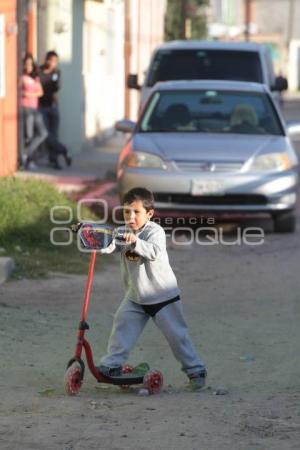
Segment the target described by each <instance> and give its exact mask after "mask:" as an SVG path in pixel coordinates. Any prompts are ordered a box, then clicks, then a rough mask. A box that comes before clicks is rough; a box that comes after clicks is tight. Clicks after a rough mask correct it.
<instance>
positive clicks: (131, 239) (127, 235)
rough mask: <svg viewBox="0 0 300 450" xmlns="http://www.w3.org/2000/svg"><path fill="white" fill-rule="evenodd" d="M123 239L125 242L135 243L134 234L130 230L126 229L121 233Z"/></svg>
mask: <svg viewBox="0 0 300 450" xmlns="http://www.w3.org/2000/svg"><path fill="white" fill-rule="evenodd" d="M123 239H124V241H125V242H126V243H127V244H135V243H136V240H137V237H136V235H135V234H133V233H131V232H130V231H126V232H125V233H124V234H123Z"/></svg>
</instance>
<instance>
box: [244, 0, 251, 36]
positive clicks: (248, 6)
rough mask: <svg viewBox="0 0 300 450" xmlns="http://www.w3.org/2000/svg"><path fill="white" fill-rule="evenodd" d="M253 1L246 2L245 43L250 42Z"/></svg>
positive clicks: (246, 0) (245, 0)
mask: <svg viewBox="0 0 300 450" xmlns="http://www.w3.org/2000/svg"><path fill="white" fill-rule="evenodd" d="M251 6H252V5H251V0H244V9H245V34H244V35H245V41H250V22H251V18H252V17H251Z"/></svg>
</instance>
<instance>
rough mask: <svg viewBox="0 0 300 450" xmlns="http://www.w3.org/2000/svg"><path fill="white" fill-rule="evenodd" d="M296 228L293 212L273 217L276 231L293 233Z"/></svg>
mask: <svg viewBox="0 0 300 450" xmlns="http://www.w3.org/2000/svg"><path fill="white" fill-rule="evenodd" d="M295 230H296V216H295V213H294V212H290V213H283V214H280V215H278V216H275V217H274V231H275V232H276V233H293V232H294V231H295Z"/></svg>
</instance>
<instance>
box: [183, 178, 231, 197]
mask: <svg viewBox="0 0 300 450" xmlns="http://www.w3.org/2000/svg"><path fill="white" fill-rule="evenodd" d="M191 194H192V195H223V194H224V182H223V181H222V180H207V181H204V180H192V189H191Z"/></svg>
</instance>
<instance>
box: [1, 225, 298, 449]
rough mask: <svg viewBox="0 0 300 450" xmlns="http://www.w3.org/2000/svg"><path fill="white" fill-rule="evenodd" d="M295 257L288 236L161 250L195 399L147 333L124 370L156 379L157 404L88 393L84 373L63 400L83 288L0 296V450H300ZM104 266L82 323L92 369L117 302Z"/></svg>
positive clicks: (158, 340)
mask: <svg viewBox="0 0 300 450" xmlns="http://www.w3.org/2000/svg"><path fill="white" fill-rule="evenodd" d="M299 247H300V244H299V231H298V232H297V233H295V234H294V235H286V236H285V235H282V236H279V235H277V236H275V235H267V236H266V241H265V243H264V245H262V246H257V247H254V246H238V245H235V246H221V245H217V246H210V247H205V246H199V245H198V246H172V245H170V260H171V263H172V265H173V267H174V270H175V272H176V275H177V278H178V281H179V284H180V287H181V289H182V297H183V301H184V305H185V313H186V318H187V321H188V323H189V326H190V333H191V335H192V336H193V339H194V342H195V345H196V346H197V348H198V349H199V353H200V354H201V355H202V356H203V358H204V359H205V361H206V364H207V367H208V372H209V378H208V382H207V387H206V388H205V389H204V390H203V391H201V392H198V393H196V392H191V391H190V390H189V389H188V387H187V385H186V378H185V375H184V374H183V373H182V372H181V371H180V367H179V364H178V363H177V361H176V360H175V359H174V358H173V356H172V354H171V352H170V350H169V348H168V346H167V344H166V342H165V340H164V338H163V337H162V336H161V335H160V334H158V333H157V330H156V328H155V326H154V324H153V323H149V324H148V326H147V328H146V330H145V332H144V334H143V335H142V337H141V339H140V340H139V342H138V344H137V346H136V348H135V349H134V351H133V352H132V357H131V360H130V362H131V363H133V364H136V363H139V362H143V361H147V362H148V363H149V364H150V365H151V366H152V367H155V368H158V369H160V370H161V371H162V372H163V374H164V381H165V382H164V388H163V391H162V392H161V393H160V394H158V395H155V396H150V397H142V396H139V395H138V389H137V388H131V389H130V390H129V391H124V390H120V389H119V388H118V387H116V386H108V385H101V384H98V385H97V383H96V382H95V380H94V379H93V378H92V376H91V375H90V374H89V373H88V372H87V373H86V377H85V380H84V384H83V386H82V389H81V391H80V394H79V395H78V396H77V397H68V396H66V395H65V394H64V386H63V376H64V371H65V366H66V363H67V361H68V360H69V359H70V357H71V356H72V353H73V349H74V346H75V341H76V327H77V324H78V321H79V317H80V312H81V305H82V296H83V290H84V284H85V278H86V277H84V276H70V275H64V274H52V275H51V277H50V278H49V279H46V280H38V281H32V280H19V281H16V282H9V283H6V284H5V285H2V286H1V287H0V335H1V348H0V356H1V366H0V392H1V395H0V410H1V423H0V443H1V445H0V447H1V450H14V449H16V450H20V449H22V450H33V449H39V450H40V449H43V450H52V449H55V450H56V449H59V450H79V449H80V450H92V449H105V450H107V449H109V450H110V449H111V450H126V449H138V450H144V449H147V450H148V449H149V450H150V449H151V450H152V449H157V450H158V449H159V450H179V449H180V450H181V449H182V448H184V449H185V450H198V449H206V450H216V449H217V448H220V449H222V450H227V449H228V450H229V449H230V450H232V449H238V450H240V449H241V450H249V449H250V450H251V449H253V450H266V449H270V450H271V449H272V450H286V449H295V450H296V449H299V442H300V412H299V397H300V393H299V392H300V391H299V372H300V369H299V353H300V351H299V350H300V327H299V315H300V314H299V313H300V306H299V288H300V277H299V273H298V268H299V256H300V250H299ZM103 261H104V260H103V258H102V259H100V258H99V260H98V271H97V275H96V277H95V280H94V285H93V295H92V299H91V304H90V310H89V317H88V322H89V324H90V326H91V330H90V331H89V332H88V339H89V340H90V341H91V343H92V346H93V351H94V354H95V359H96V360H97V359H98V358H99V357H100V355H101V354H103V353H104V352H105V347H106V342H107V338H108V335H109V331H110V327H111V323H112V316H113V313H114V311H115V310H116V308H117V305H118V303H119V301H120V298H121V296H122V286H121V280H120V275H119V267H118V261H117V257H116V263H115V264H106V263H104V262H103ZM102 266H103V267H102ZM216 394H224V395H216Z"/></svg>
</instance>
